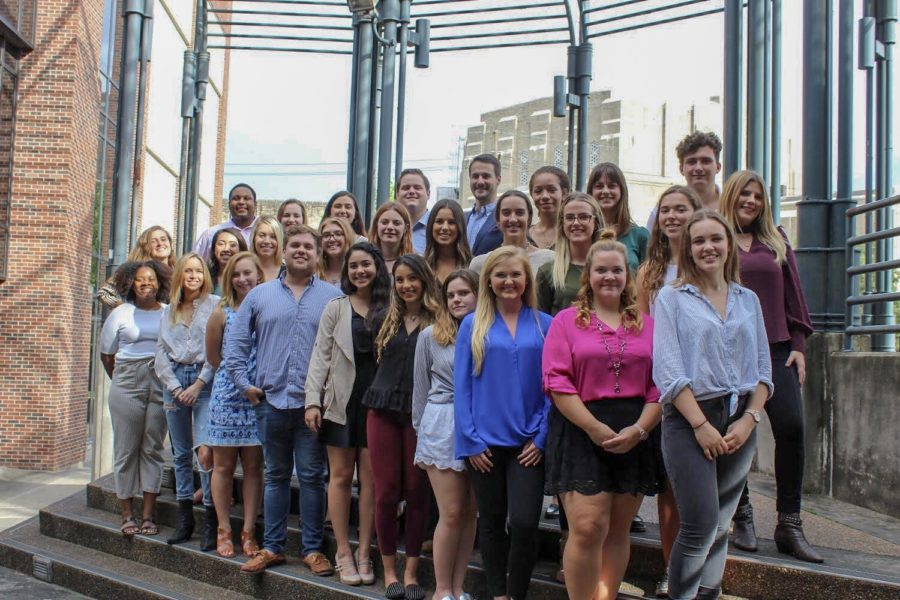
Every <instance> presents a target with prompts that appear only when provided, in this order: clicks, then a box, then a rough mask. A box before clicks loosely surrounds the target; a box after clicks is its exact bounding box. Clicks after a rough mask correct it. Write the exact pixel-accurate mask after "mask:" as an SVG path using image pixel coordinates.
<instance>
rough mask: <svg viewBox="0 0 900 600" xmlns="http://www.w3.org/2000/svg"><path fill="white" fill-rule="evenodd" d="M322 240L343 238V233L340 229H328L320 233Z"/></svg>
mask: <svg viewBox="0 0 900 600" xmlns="http://www.w3.org/2000/svg"><path fill="white" fill-rule="evenodd" d="M322 239H323V240H342V239H344V234H343V233H341V232H340V231H329V232H328V233H323V234H322Z"/></svg>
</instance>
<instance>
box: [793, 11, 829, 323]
mask: <svg viewBox="0 0 900 600" xmlns="http://www.w3.org/2000/svg"><path fill="white" fill-rule="evenodd" d="M828 25H829V14H828V11H827V6H826V4H825V3H824V2H822V1H821V0H804V1H803V200H801V201H800V202H798V203H797V221H798V224H799V226H798V248H797V262H798V266H799V271H800V281H801V283H802V284H803V288H804V290H805V291H806V298H807V300H808V302H809V312H810V317H811V318H812V324H813V327H814V328H815V329H816V330H822V329H823V328H824V327H825V326H826V325H827V315H826V312H827V307H826V301H825V299H826V296H827V289H828V287H827V285H828V278H827V276H826V260H825V257H826V251H827V248H826V247H827V245H828V216H829V215H828V213H829V208H830V207H829V200H828V199H827V197H826V194H827V193H828V180H829V178H830V173H829V172H828V171H827V170H826V166H827V164H828V152H829V151H830V148H829V147H828V145H827V144H828V142H827V140H828V138H829V136H828V132H827V129H829V128H830V127H831V124H830V123H829V122H828V121H827V115H828V102H829V100H830V98H831V90H830V89H829V88H828V73H827V72H826V71H827V65H828V57H827V56H826V47H827V41H826V37H827V35H828V33H827V29H828Z"/></svg>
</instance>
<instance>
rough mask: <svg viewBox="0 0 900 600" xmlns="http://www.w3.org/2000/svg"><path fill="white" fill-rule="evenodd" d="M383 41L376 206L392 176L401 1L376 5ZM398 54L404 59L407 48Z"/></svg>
mask: <svg viewBox="0 0 900 600" xmlns="http://www.w3.org/2000/svg"><path fill="white" fill-rule="evenodd" d="M378 10H379V12H380V14H381V21H382V22H383V23H384V37H385V39H386V40H387V42H388V43H387V44H384V43H381V42H379V46H380V47H381V55H382V70H381V125H380V127H379V135H378V198H377V202H378V205H379V206H380V205H382V204H384V203H385V202H387V201H388V200H390V199H391V198H390V196H391V172H392V170H393V169H392V168H391V167H392V166H393V160H392V159H393V152H392V150H393V145H394V144H393V142H394V80H395V78H396V74H397V68H396V61H397V23H398V22H399V21H400V0H381V2H380V3H379V4H378ZM401 53H402V54H403V56H404V58H405V57H406V48H403V49H402V51H401Z"/></svg>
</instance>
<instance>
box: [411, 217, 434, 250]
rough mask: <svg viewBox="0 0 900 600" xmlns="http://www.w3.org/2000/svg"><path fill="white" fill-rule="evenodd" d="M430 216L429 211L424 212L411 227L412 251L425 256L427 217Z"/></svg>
mask: <svg viewBox="0 0 900 600" xmlns="http://www.w3.org/2000/svg"><path fill="white" fill-rule="evenodd" d="M430 214H431V211H430V210H426V211H425V213H424V214H423V215H422V216H421V217H420V218H419V220H418V221H416V222H415V223H413V226H412V245H413V250H415V251H416V253H417V254H425V237H426V233H427V229H428V215H430Z"/></svg>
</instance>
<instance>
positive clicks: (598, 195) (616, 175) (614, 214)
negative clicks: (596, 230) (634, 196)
mask: <svg viewBox="0 0 900 600" xmlns="http://www.w3.org/2000/svg"><path fill="white" fill-rule="evenodd" d="M587 189H588V191H589V192H590V194H591V195H592V196H593V197H594V199H596V200H597V203H598V204H599V205H600V210H601V211H602V213H603V222H604V223H605V224H606V227H612V228H613V229H615V231H616V239H617V240H618V241H620V242H622V244H623V245H624V246H625V248H627V249H628V268H629V269H631V272H632V273H637V271H638V267H639V266H640V264H641V263H642V262H644V259H645V258H646V257H647V241H648V240H649V239H650V232H649V231H647V229H646V228H644V227H641V226H640V225H636V224H635V223H634V221H632V220H631V211H630V210H629V209H628V184H627V183H626V182H625V174H624V173H622V170H621V169H620V168H619V167H618V166H617V165H615V164H613V163H610V162H605V163H600V164H599V165H597V166H596V167H594V169H593V170H592V171H591V174H590V176H589V177H588V182H587Z"/></svg>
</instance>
